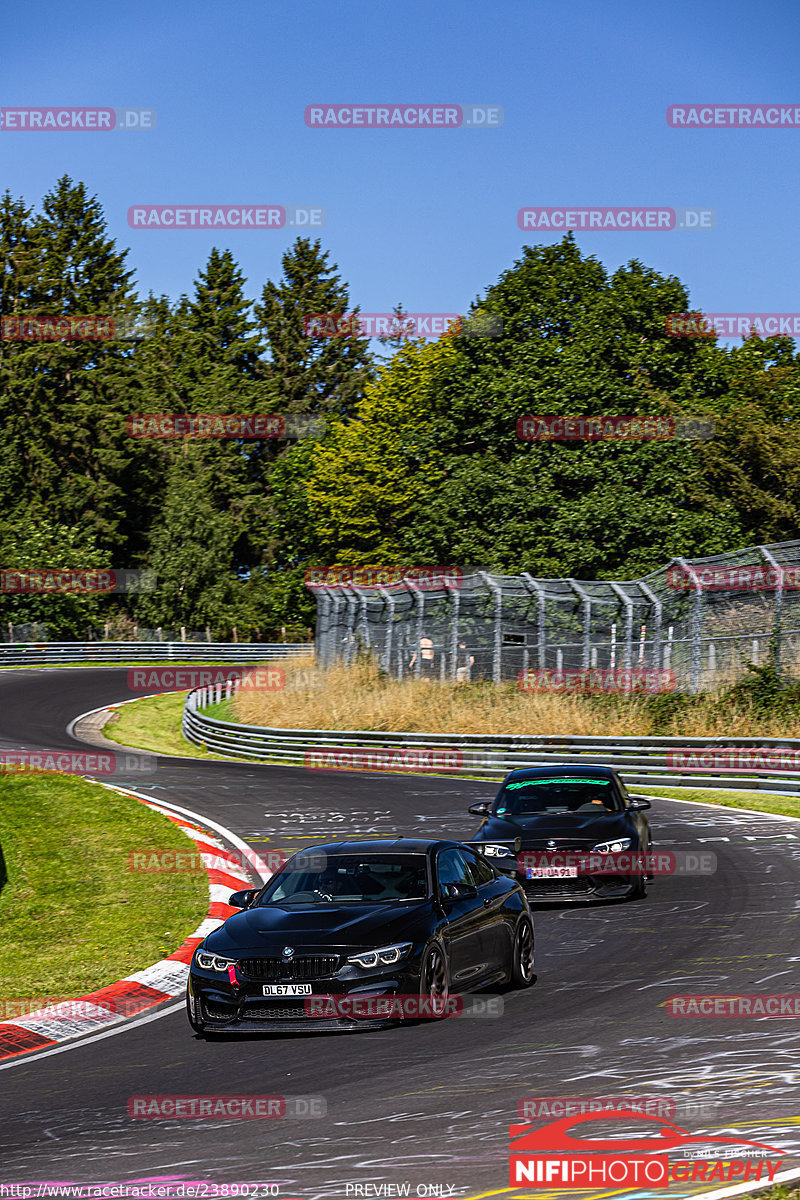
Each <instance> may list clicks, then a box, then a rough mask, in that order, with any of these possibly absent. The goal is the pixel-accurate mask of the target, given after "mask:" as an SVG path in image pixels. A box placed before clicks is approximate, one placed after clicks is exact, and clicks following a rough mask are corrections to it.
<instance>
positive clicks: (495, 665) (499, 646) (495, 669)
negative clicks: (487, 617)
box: [478, 571, 503, 683]
mask: <svg viewBox="0 0 800 1200" xmlns="http://www.w3.org/2000/svg"><path fill="white" fill-rule="evenodd" d="M478 574H479V575H480V577H481V579H482V580H483V582H484V583H485V584H486V586H487V587H488V588H489V589H490V591H491V592H493V593H494V648H493V650H492V682H493V683H499V682H500V680H501V679H502V677H503V676H502V670H503V664H502V654H503V589H502V588H501V587H500V586H499V584H497V583H495V581H494V579H492V577H491V576H490V575H488V574H487V573H486V571H479V572H478Z"/></svg>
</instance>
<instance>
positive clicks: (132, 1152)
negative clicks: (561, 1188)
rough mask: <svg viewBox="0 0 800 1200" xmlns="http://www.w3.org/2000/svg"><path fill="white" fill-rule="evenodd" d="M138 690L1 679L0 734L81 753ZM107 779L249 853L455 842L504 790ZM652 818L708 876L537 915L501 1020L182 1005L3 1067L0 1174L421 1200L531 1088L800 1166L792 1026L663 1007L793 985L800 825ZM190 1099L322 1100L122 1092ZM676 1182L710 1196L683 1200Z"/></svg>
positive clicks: (504, 1178)
mask: <svg viewBox="0 0 800 1200" xmlns="http://www.w3.org/2000/svg"><path fill="white" fill-rule="evenodd" d="M130 695H131V693H130V692H129V691H128V689H127V686H126V682H125V671H123V670H121V669H119V668H111V669H97V670H95V669H86V668H84V669H81V670H65V669H61V670H57V671H47V670H42V671H24V672H23V671H18V672H13V671H10V672H2V674H0V749H12V748H13V749H19V748H28V749H33V748H47V749H56V748H72V749H78V748H79V746H80V745H81V743H78V742H76V741H75V739H73V738H71V737H70V736H69V735H68V734H67V733H66V727H67V725H68V724H69V722H70V721H71V720H72V719H73V718H74V717H76V716H78V715H79V714H80V713H83V712H86V711H87V710H89V709H92V708H96V707H98V706H101V705H105V704H107V703H113V702H118V701H121V700H124V699H127V698H129V697H130ZM118 782H119V783H120V785H121V786H125V785H127V786H131V787H133V788H135V789H136V790H138V791H139V792H142V793H144V794H148V795H152V796H153V797H154V798H156V799H162V800H169V801H172V802H173V803H176V804H180V805H185V806H186V807H188V808H190V809H193V810H194V811H196V812H198V813H201V814H204V815H207V816H209V817H211V818H213V819H215V820H217V821H220V822H221V823H222V824H224V825H226V826H227V827H228V828H229V829H232V830H233V831H234V832H235V833H237V834H238V835H239V836H240V837H242V838H244V839H245V841H247V842H249V843H250V844H252V845H253V846H254V847H255V848H256V849H260V850H266V849H280V848H296V847H297V846H299V845H302V844H310V843H313V842H315V841H321V840H330V839H333V838H337V837H340V836H342V835H348V834H349V835H352V834H361V835H367V836H370V835H380V834H400V833H403V834H418V835H436V834H438V833H441V834H443V835H446V836H456V837H469V836H470V835H471V833H472V831H473V829H474V828H475V822H474V820H473V818H471V817H469V816H468V815H467V814H466V807H467V805H468V804H469V803H471V802H472V801H474V800H478V799H484V798H488V797H490V796H491V795H492V793H493V790H494V788H493V785H492V784H490V783H488V784H487V783H480V782H475V781H459V780H457V779H454V778H441V777H437V778H434V777H424V776H405V777H400V776H387V775H374V774H366V773H337V772H332V771H329V772H320V771H314V772H306V771H304V770H302V769H294V768H286V767H267V766H258V765H251V764H246V763H230V762H212V761H209V762H200V761H198V762H187V761H181V760H180V759H177V758H166V757H159V759H158V769H157V771H156V772H155V773H153V774H150V775H142V774H139V773H136V774H131V775H130V776H129V777H128V778H127V779H125V780H121V779H120V780H118ZM650 817H651V822H652V825H653V829H654V839H655V841H656V842H657V845H658V847H659V848H662V849H672V848H676V849H682V850H689V849H692V848H695V849H706V850H713V851H714V852H715V853H716V855H717V859H718V869H717V871H716V873H715V874H714V875H713V876H710V877H693V878H692V877H683V878H678V877H672V878H662V879H660V880H658V881H656V882H655V883H654V884H653V885H652V886H651V889H650V893H649V895H648V897H647V899H645V900H644V901H641V902H634V903H625V904H619V905H608V906H599V907H598V906H593V907H590V906H576V907H562V908H549V909H539V910H538V911H537V912H536V914H535V916H536V941H537V968H536V969H537V976H538V979H537V983H536V985H535V987H534V988H533V989H531V990H530V991H529V992H525V993H510V994H509V993H507V994H506V995H505V1013H504V1016H503V1017H502V1018H501V1019H471V1020H467V1019H458V1018H454V1019H451V1020H446V1021H441V1022H422V1023H420V1024H418V1025H414V1026H404V1027H400V1028H397V1029H392V1030H387V1031H380V1032H369V1033H357V1034H336V1035H334V1034H331V1035H327V1034H325V1035H312V1036H308V1035H306V1036H285V1035H283V1036H275V1037H264V1036H260V1037H243V1038H240V1039H236V1040H229V1041H220V1042H203V1041H200V1040H198V1039H196V1038H195V1037H194V1036H193V1035H192V1033H191V1031H190V1029H189V1027H188V1025H187V1023H186V1020H185V1017H184V1014H183V1012H182V1011H178V1012H173V1013H170V1014H168V1015H166V1016H163V1017H162V1018H161V1019H158V1020H154V1021H151V1022H149V1023H148V1024H145V1025H140V1026H134V1027H131V1028H129V1029H125V1030H124V1031H123V1032H121V1033H118V1034H116V1035H115V1036H113V1037H111V1038H107V1039H105V1040H102V1041H92V1040H91V1039H90V1040H88V1041H86V1042H84V1043H82V1044H80V1045H78V1046H75V1047H73V1048H71V1049H69V1050H66V1051H65V1052H62V1053H58V1054H55V1055H53V1056H51V1057H47V1058H40V1059H38V1060H34V1061H27V1062H26V1061H23V1062H19V1063H17V1064H16V1065H15V1066H13V1067H12V1068H10V1069H8V1070H6V1071H5V1072H0V1181H2V1182H6V1183H8V1182H17V1181H22V1180H26V1179H27V1180H30V1179H37V1180H42V1179H50V1180H80V1181H85V1182H100V1181H111V1180H113V1181H123V1182H124V1181H131V1180H134V1179H142V1178H145V1177H147V1178H153V1177H167V1176H171V1177H173V1178H174V1177H182V1178H185V1179H195V1180H197V1179H202V1180H213V1181H217V1182H233V1181H262V1182H271V1183H277V1184H279V1185H280V1195H281V1196H282V1197H283V1196H286V1197H294V1196H299V1197H304V1198H307V1200H314V1198H316V1197H320V1198H321V1197H342V1198H344V1197H346V1196H347V1195H348V1194H349V1195H351V1196H352V1195H353V1189H352V1186H351V1188H350V1189H349V1191H348V1189H347V1186H346V1185H348V1184H350V1185H353V1184H366V1183H370V1184H389V1185H391V1191H390V1193H389V1194H390V1195H391V1194H392V1192H394V1189H395V1187H396V1186H397V1185H398V1184H402V1183H403V1182H404V1181H410V1184H411V1191H410V1194H411V1195H412V1196H414V1195H415V1194H416V1191H415V1189H416V1188H418V1187H420V1186H422V1185H432V1184H439V1185H445V1186H446V1187H447V1188H453V1189H454V1190H453V1191H449V1190H446V1191H444V1194H445V1195H454V1196H456V1197H461V1198H463V1197H467V1196H476V1195H484V1194H487V1193H491V1194H493V1195H497V1194H501V1193H504V1192H506V1191H507V1190H508V1157H507V1154H508V1129H507V1127H508V1125H509V1124H510V1123H511V1122H513V1121H515V1120H517V1102H518V1100H519V1099H520V1098H521V1097H523V1096H575V1095H579V1096H605V1095H609V1094H620V1093H626V1094H630V1093H636V1094H640V1095H661V1096H665V1097H675V1098H677V1099H678V1101H679V1103H683V1102H685V1101H688V1100H693V1101H694V1102H703V1103H705V1104H708V1105H710V1106H711V1112H710V1115H706V1116H704V1117H701V1118H698V1117H691V1116H686V1115H685V1114H684V1116H683V1119H682V1117H681V1112H680V1110H679V1115H678V1123H679V1124H684V1125H685V1126H686V1127H687V1128H689V1129H691V1130H693V1131H697V1132H700V1131H712V1130H713V1131H715V1132H717V1133H720V1132H725V1133H732V1132H738V1133H740V1135H741V1136H742V1137H746V1138H748V1139H751V1140H761V1141H767V1142H770V1143H772V1144H776V1145H778V1146H780V1147H782V1148H783V1149H785V1150H787V1151H789V1153H790V1155H791V1157H790V1158H787V1159H786V1160H784V1166H785V1167H791V1166H796V1165H798V1162H799V1161H800V1146H798V1142H800V1139H799V1138H798V1135H797V1132H796V1130H797V1124H796V1123H797V1121H798V1117H797V1111H798V1108H797V1102H796V1099H795V1096H794V1093H795V1091H796V1085H797V1078H798V1053H799V1052H800V1021H798V1020H796V1019H795V1020H792V1019H788V1018H780V1019H761V1020H753V1019H750V1020H741V1019H740V1020H731V1019H702V1018H701V1019H677V1018H673V1017H670V1016H669V1015H668V1014H667V1012H666V1010H665V1008H664V1007H663V1003H664V1001H665V1000H666V998H667V997H668V996H670V995H672V994H674V993H677V992H680V993H684V992H727V993H730V992H765V993H766V992H781V993H786V992H800V949H798V942H797V929H798V900H797V892H796V879H797V873H798V860H799V859H800V824H798V823H797V822H794V821H790V820H781V819H774V818H769V817H766V816H759V815H748V814H744V813H737V812H733V811H730V810H728V811H725V810H724V809H715V808H712V807H702V806H698V805H688V804H682V803H674V802H671V801H666V800H656V801H654V805H653V811H652V813H651V814H650ZM700 839H718V840H712V841H708V842H701V840H700ZM53 886H55V887H57V886H58V881H57V879H56V880H54V881H53ZM54 952H56V948H55V947H54ZM143 965H144V964H143ZM196 1093H203V1094H217V1093H219V1094H228V1095H229V1094H236V1095H241V1094H256V1093H257V1094H269V1095H276V1094H277V1095H286V1096H321V1097H323V1098H324V1100H325V1102H326V1106H327V1115H326V1116H325V1117H322V1118H316V1119H307V1120H299V1119H293V1120H291V1121H289V1120H288V1119H285V1120H226V1121H216V1122H211V1121H205V1120H204V1121H198V1120H188V1119H187V1120H132V1119H129V1117H128V1116H127V1108H126V1105H127V1100H128V1098H129V1097H130V1096H133V1095H143V1094H148V1095H149V1094H157V1095H165V1094H170V1095H173V1094H179V1095H186V1094H196ZM690 1190H702V1189H701V1188H700V1187H699V1185H695V1187H694V1189H692V1188H689V1187H685V1188H684V1189H683V1190H682V1193H681V1194H686V1193H687V1192H689V1191H690ZM367 1194H369V1193H367ZM372 1194H373V1195H374V1194H375V1193H374V1192H373V1193H372ZM513 1194H514V1195H516V1196H518V1197H524V1196H526V1195H527V1194H528V1192H527V1189H521V1190H516V1191H515V1192H514V1193H513ZM536 1194H537V1196H539V1197H541V1196H542V1195H544V1193H543V1191H542V1190H541V1189H539V1190H538V1192H537V1193H536ZM553 1194H554V1195H558V1194H561V1195H563V1193H553ZM660 1194H661V1195H662V1196H663V1195H664V1192H663V1191H661V1193H660ZM362 1195H363V1193H362ZM639 1195H643V1193H639ZM670 1195H671V1196H672V1195H674V1191H672V1190H671V1191H670Z"/></svg>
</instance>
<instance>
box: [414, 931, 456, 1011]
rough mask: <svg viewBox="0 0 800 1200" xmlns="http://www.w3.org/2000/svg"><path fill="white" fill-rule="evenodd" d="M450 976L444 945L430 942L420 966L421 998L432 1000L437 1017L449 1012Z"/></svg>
mask: <svg viewBox="0 0 800 1200" xmlns="http://www.w3.org/2000/svg"><path fill="white" fill-rule="evenodd" d="M448 976H449V972H448V969H447V955H446V954H445V952H444V947H443V946H442V945H441V944H440V943H439V942H430V943H429V944H428V945H427V946H426V947H425V951H424V953H423V955H422V961H421V962H420V966H419V998H420V1000H421V1001H422V1000H425V1001H430V1003H431V1006H432V1007H433V1009H434V1016H435V1018H436V1019H439V1018H441V1017H444V1016H445V1015H446V1013H447V1001H448V1000H449V998H450V981H449V977H448ZM439 1009H441V1011H439Z"/></svg>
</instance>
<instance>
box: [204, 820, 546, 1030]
mask: <svg viewBox="0 0 800 1200" xmlns="http://www.w3.org/2000/svg"><path fill="white" fill-rule="evenodd" d="M230 903H231V904H233V905H235V906H237V907H240V908H241V909H242V910H243V911H242V912H240V913H235V914H233V916H230V917H228V919H227V920H226V921H225V922H224V923H223V924H222V925H221V926H220V927H219V928H218V929H215V930H214V931H213V933H210V934H209V935H208V937H206V939H205V941H204V942H203V943H202V944H201V945H200V946H199V947H198V948H197V950H196V951H195V953H194V956H193V958H192V962H191V965H190V968H189V980H188V985H187V993H186V1006H187V1014H188V1018H189V1023H190V1025H191V1026H192V1028H193V1029H194V1030H195V1031H196V1032H197V1033H200V1034H205V1033H233V1032H239V1031H247V1030H265V1031H271V1032H275V1031H280V1032H284V1031H289V1032H291V1031H299V1030H309V1029H317V1030H319V1029H322V1030H332V1029H357V1028H362V1029H363V1028H370V1027H372V1028H374V1027H376V1026H381V1025H384V1024H386V1023H387V1021H388V1022H392V1021H394V1020H396V1019H397V1018H398V1017H400V1018H401V1019H409V1018H410V1019H418V1018H419V1017H425V1016H433V1017H438V1016H447V1015H450V1013H452V1012H453V1011H454V1009H453V1004H454V1001H455V998H456V996H457V994H458V993H464V992H472V991H476V990H477V989H480V988H485V987H488V986H489V985H491V984H508V985H511V986H515V987H521V988H524V987H529V986H530V985H531V983H532V982H533V979H534V975H533V965H534V964H533V949H534V946H533V920H532V918H531V913H530V908H529V906H528V901H527V899H526V898H525V893H524V890H523V888H522V887H521V886H520V884H519V882H518V881H516V880H514V879H512V878H510V877H509V876H508V875H506V874H503V873H502V872H501V871H498V870H497V869H496V868H495V867H494V866H493V864H492V862H491V861H489V860H488V859H487V858H485V857H484V855H483V854H481V853H479V852H477V851H476V850H474V849H472V848H470V847H469V846H465V845H463V844H461V843H458V842H452V841H422V840H413V839H405V838H398V839H395V840H391V841H367V842H356V841H353V842H334V843H332V844H330V845H325V846H315V847H313V848H310V849H307V850H304V851H301V852H300V853H298V854H296V855H295V856H294V858H291V859H289V861H288V862H287V863H286V864H285V865H284V866H283V867H282V868H281V870H280V871H278V872H277V874H275V875H273V876H272V878H271V879H270V880H269V882H268V883H267V884H266V885H265V886H264V887H263V888H261V890H251V891H242V892H235V893H234V894H233V895H232V896H231V898H230ZM455 1011H457V1010H455Z"/></svg>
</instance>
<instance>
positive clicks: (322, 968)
mask: <svg viewBox="0 0 800 1200" xmlns="http://www.w3.org/2000/svg"><path fill="white" fill-rule="evenodd" d="M239 966H240V967H241V969H242V972H243V974H245V975H246V976H247V977H248V979H261V980H264V981H265V982H266V983H285V982H287V981H288V982H291V981H292V980H300V979H303V980H304V979H325V977H326V976H328V975H335V974H336V972H337V971H338V969H339V959H338V957H337V956H336V955H335V954H317V955H313V956H310V957H308V958H293V959H290V960H289V961H288V962H287V961H285V960H284V959H282V958H243V959H242V960H241V962H240V963H239Z"/></svg>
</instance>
